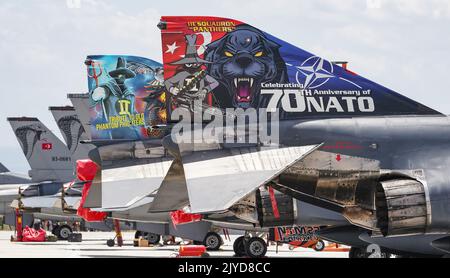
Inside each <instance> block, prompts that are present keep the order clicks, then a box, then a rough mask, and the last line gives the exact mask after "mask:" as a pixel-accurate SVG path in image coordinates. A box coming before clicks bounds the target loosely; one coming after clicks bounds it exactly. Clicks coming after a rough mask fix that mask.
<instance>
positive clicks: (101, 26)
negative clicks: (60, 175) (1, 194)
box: [0, 0, 450, 172]
mask: <svg viewBox="0 0 450 278" xmlns="http://www.w3.org/2000/svg"><path fill="white" fill-rule="evenodd" d="M161 15H214V16H222V17H229V18H235V19H239V20H241V21H245V22H247V23H249V24H251V25H254V26H255V27H258V28H260V29H263V30H264V31H266V32H268V33H271V34H273V35H275V36H277V37H279V38H281V39H283V40H286V41H288V42H290V43H292V44H294V45H297V46H299V47H301V48H304V49H305V50H307V51H309V52H312V53H314V54H316V55H319V56H322V57H324V58H327V59H329V60H347V61H349V62H350V69H351V70H353V71H355V72H357V73H359V74H360V75H363V76H365V77H367V78H369V79H371V80H373V81H376V82H378V83H380V84H382V85H385V86H387V87H389V88H391V89H393V90H395V91H397V92H399V93H402V94H404V95H406V96H408V97H410V98H412V99H414V100H417V101H419V102H421V103H423V104H425V105H427V106H430V107H432V108H434V109H436V110H439V111H441V112H443V113H447V114H450V106H449V103H450V90H448V88H447V82H446V80H447V79H448V78H449V75H450V72H449V70H448V69H447V67H448V65H450V36H449V35H448V33H449V26H450V1H448V0H429V1H422V0H345V1H342V0H303V1H294V0H291V1H288V0H276V1H262V0H246V1H242V0H239V1H238V0H227V1H216V0H208V1H176V0H171V1H144V0H142V1H141V0H135V1H132V0H130V1H114V0H68V1H66V0H0V26H2V27H1V28H0V61H1V63H0V73H1V77H0V79H1V83H2V89H1V91H0V94H1V104H2V105H3V107H2V109H1V110H0V130H1V131H2V132H1V134H2V143H1V146H0V161H2V162H3V163H4V164H5V165H6V166H8V167H9V168H10V169H12V170H15V171H20V172H26V171H27V169H28V164H27V163H26V160H25V159H24V157H23V154H22V151H21V150H20V147H19V144H18V143H17V141H16V139H15V137H14V135H13V133H12V131H11V128H10V126H9V124H8V123H7V122H6V117H9V116H36V117H38V118H39V119H41V120H42V121H43V122H44V123H45V124H46V125H47V126H48V127H49V128H50V129H51V130H54V131H55V132H56V133H57V134H58V135H59V132H58V130H57V127H56V124H55V123H54V121H53V118H52V116H51V114H50V112H49V111H48V106H50V105H68V104H70V102H69V101H68V100H67V99H66V94H67V93H73V92H85V91H86V90H87V82H86V77H85V66H84V64H83V61H84V58H85V57H86V56H87V55H89V54H131V55H137V56H143V57H149V58H152V59H154V60H161V43H160V33H159V30H158V29H157V28H156V24H157V23H158V20H159V17H160V16H161Z"/></svg>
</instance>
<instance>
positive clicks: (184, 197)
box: [149, 159, 189, 212]
mask: <svg viewBox="0 0 450 278" xmlns="http://www.w3.org/2000/svg"><path fill="white" fill-rule="evenodd" d="M188 204H189V195H188V192H187V187H186V179H185V177H184V169H183V164H182V163H181V161H180V160H179V159H176V160H174V161H173V162H172V165H171V166H170V169H169V172H168V173H167V176H166V177H165V178H164V181H163V183H162V185H161V187H160V188H159V189H158V194H157V195H156V197H155V199H154V201H153V203H152V206H151V207H150V210H149V212H162V211H175V210H179V209H182V208H183V207H184V206H186V205H188Z"/></svg>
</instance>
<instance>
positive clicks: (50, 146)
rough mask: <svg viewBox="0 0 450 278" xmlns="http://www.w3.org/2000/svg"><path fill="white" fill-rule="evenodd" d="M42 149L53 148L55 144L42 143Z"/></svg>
mask: <svg viewBox="0 0 450 278" xmlns="http://www.w3.org/2000/svg"><path fill="white" fill-rule="evenodd" d="M42 149H43V150H44V151H49V150H51V149H53V144H52V143H42Z"/></svg>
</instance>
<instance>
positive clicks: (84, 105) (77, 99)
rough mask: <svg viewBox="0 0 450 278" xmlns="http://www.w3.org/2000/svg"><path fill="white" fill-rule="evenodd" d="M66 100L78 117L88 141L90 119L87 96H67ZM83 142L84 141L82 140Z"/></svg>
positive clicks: (89, 136)
mask: <svg viewBox="0 0 450 278" xmlns="http://www.w3.org/2000/svg"><path fill="white" fill-rule="evenodd" d="M67 98H68V99H70V102H72V105H73V108H74V109H75V113H76V114H77V116H78V119H79V120H80V122H81V124H82V125H83V128H84V131H85V132H86V135H85V136H86V138H87V139H86V140H90V139H91V138H92V136H91V118H90V110H89V94H87V93H86V94H68V95H67ZM83 140H85V139H83Z"/></svg>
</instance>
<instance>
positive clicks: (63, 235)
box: [56, 225, 72, 240]
mask: <svg viewBox="0 0 450 278" xmlns="http://www.w3.org/2000/svg"><path fill="white" fill-rule="evenodd" d="M71 234H72V228H70V226H69V225H62V226H60V227H59V230H58V234H57V235H56V236H57V237H58V239H60V240H67V239H68V238H69V236H70V235H71Z"/></svg>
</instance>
